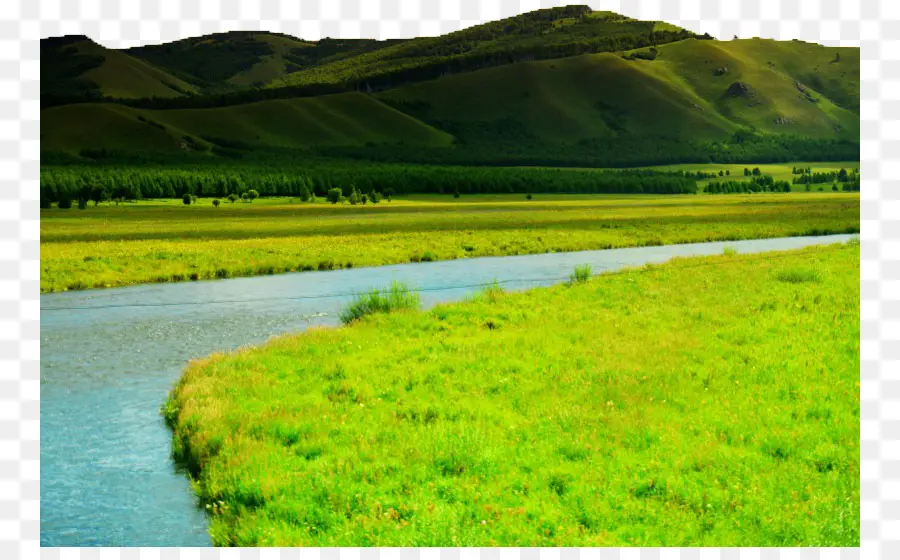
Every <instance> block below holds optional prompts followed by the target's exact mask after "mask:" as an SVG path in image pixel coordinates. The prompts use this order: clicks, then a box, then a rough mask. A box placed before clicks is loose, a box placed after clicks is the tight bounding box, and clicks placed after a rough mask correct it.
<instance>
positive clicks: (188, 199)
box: [181, 193, 192, 204]
mask: <svg viewBox="0 0 900 560" xmlns="http://www.w3.org/2000/svg"><path fill="white" fill-rule="evenodd" d="M181 202H183V203H184V204H190V203H191V202H192V201H191V195H189V194H187V193H185V194H184V196H182V197H181Z"/></svg>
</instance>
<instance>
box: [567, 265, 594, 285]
mask: <svg viewBox="0 0 900 560" xmlns="http://www.w3.org/2000/svg"><path fill="white" fill-rule="evenodd" d="M590 278H591V265H589V264H580V265H578V266H576V267H575V271H574V272H573V273H572V274H570V275H569V283H570V284H579V283H581V282H587V281H588V280H589V279H590Z"/></svg>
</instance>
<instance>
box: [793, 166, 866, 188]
mask: <svg viewBox="0 0 900 560" xmlns="http://www.w3.org/2000/svg"><path fill="white" fill-rule="evenodd" d="M794 175H797V173H794ZM858 180H859V170H858V169H857V170H856V171H847V170H846V169H844V168H843V167H842V168H841V169H840V171H816V172H813V171H812V170H811V169H810V168H808V167H807V168H806V169H805V170H801V173H800V174H799V177H794V180H793V182H794V184H795V185H818V184H822V183H855V182H857V181H858Z"/></svg>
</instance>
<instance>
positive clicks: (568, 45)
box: [269, 6, 695, 91]
mask: <svg viewBox="0 0 900 560" xmlns="http://www.w3.org/2000/svg"><path fill="white" fill-rule="evenodd" d="M694 36H695V35H694V34H693V33H692V32H690V31H687V30H685V29H681V28H679V27H676V26H673V25H670V24H667V23H664V22H655V21H639V20H635V19H631V18H628V17H625V16H622V15H620V14H616V13H613V12H594V11H592V10H591V9H590V8H589V7H587V6H565V7H559V8H549V9H543V10H536V11H533V12H528V13H525V14H521V15H518V16H514V17H511V18H506V19H502V20H499V21H494V22H489V23H485V24H482V25H476V26H473V27H469V28H467V29H463V30H460V31H456V32H453V33H449V34H447V35H442V36H440V37H418V38H415V39H412V40H409V41H405V42H402V43H400V44H397V45H392V46H386V47H385V48H381V49H378V50H375V51H373V52H368V53H363V54H360V55H357V56H353V57H344V58H342V59H340V60H333V61H328V60H326V61H323V63H320V64H317V65H315V66H313V67H311V68H307V69H303V70H300V71H298V72H293V73H290V74H288V75H286V76H284V77H281V78H279V79H276V80H274V81H273V82H271V83H270V84H269V87H272V88H279V87H284V86H308V85H315V84H319V85H321V84H342V85H345V86H347V87H353V88H356V89H361V90H369V91H371V90H377V89H384V88H388V87H395V86H397V85H399V84H404V83H409V82H415V81H422V80H427V79H432V78H437V77H440V76H445V75H448V74H456V73H459V72H468V71H472V70H477V69H481V68H486V67H490V66H502V65H508V64H514V63H517V62H523V61H529V60H544V59H551V58H562V57H568V56H574V55H578V54H583V53H596V52H611V51H618V50H624V49H632V48H637V47H642V46H649V45H658V44H663V43H668V42H671V41H677V40H681V39H685V38H688V37H694Z"/></svg>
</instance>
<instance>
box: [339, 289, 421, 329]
mask: <svg viewBox="0 0 900 560" xmlns="http://www.w3.org/2000/svg"><path fill="white" fill-rule="evenodd" d="M420 305H421V301H420V299H419V294H418V293H416V292H413V291H411V290H410V289H409V287H408V286H407V285H406V284H402V283H400V282H394V283H392V284H391V287H390V288H387V289H382V290H378V289H375V290H372V291H370V292H368V293H365V294H359V295H357V296H356V297H355V298H354V299H353V301H352V302H351V303H350V305H348V306H347V307H346V308H345V309H344V310H343V311H341V322H342V323H344V324H345V325H346V324H348V323H352V322H353V321H356V320H358V319H361V318H363V317H365V316H366V315H372V314H374V313H393V312H395V311H402V310H405V309H419V307H420Z"/></svg>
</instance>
